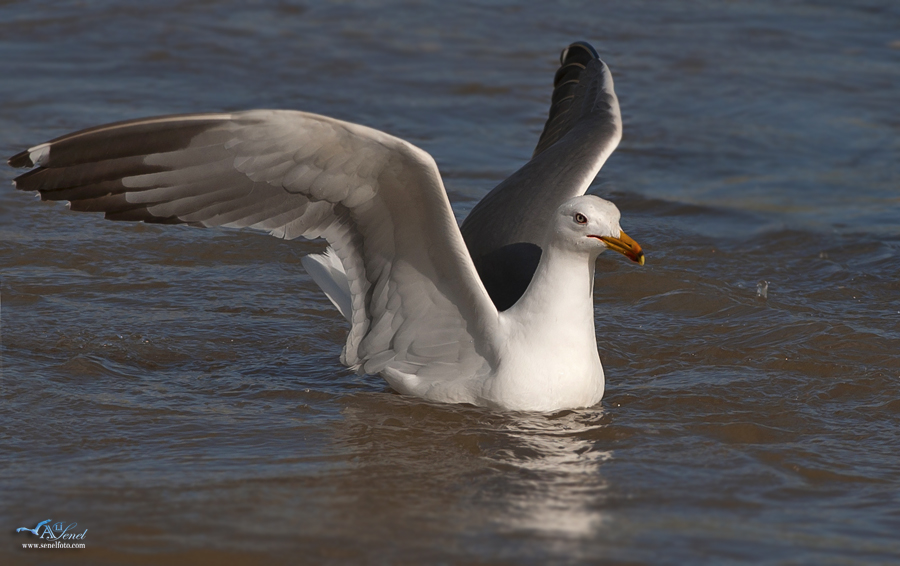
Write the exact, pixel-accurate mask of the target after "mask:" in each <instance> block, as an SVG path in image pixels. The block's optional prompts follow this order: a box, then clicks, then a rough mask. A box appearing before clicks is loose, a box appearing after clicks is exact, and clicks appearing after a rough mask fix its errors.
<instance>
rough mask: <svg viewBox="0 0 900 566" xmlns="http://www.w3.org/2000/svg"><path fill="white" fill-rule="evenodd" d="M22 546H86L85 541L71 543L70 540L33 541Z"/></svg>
mask: <svg viewBox="0 0 900 566" xmlns="http://www.w3.org/2000/svg"><path fill="white" fill-rule="evenodd" d="M22 548H84V543H83V542H82V543H69V542H61V541H56V542H43V543H39V542H33V543H23V544H22Z"/></svg>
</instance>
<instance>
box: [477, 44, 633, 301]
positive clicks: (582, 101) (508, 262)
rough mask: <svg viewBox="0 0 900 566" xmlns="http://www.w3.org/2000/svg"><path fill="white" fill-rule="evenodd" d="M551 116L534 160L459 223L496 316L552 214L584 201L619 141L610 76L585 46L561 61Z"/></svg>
mask: <svg viewBox="0 0 900 566" xmlns="http://www.w3.org/2000/svg"><path fill="white" fill-rule="evenodd" d="M560 61H561V66H560V68H559V70H558V71H557V73H556V76H555V78H554V91H553V101H552V104H551V107H550V113H549V117H548V119H547V123H546V124H545V126H544V131H543V133H542V134H541V138H540V141H539V142H538V145H537V147H536V149H535V151H534V155H533V156H532V158H531V160H530V161H529V162H528V163H526V164H525V165H524V166H523V167H522V168H521V169H519V170H518V171H516V172H515V173H513V174H512V175H511V176H510V177H509V178H508V179H506V180H505V181H503V182H502V183H500V184H499V185H498V186H497V187H495V188H494V189H493V190H492V191H491V192H490V193H488V195H487V196H485V197H484V198H483V199H482V200H481V202H479V203H478V204H477V205H476V206H475V208H474V209H472V212H471V213H469V215H468V217H467V218H466V219H465V221H464V222H463V224H462V233H463V237H464V238H465V241H466V245H467V246H468V248H469V252H470V253H471V254H472V259H473V261H474V262H475V265H476V267H477V269H478V272H479V274H480V276H481V278H482V280H483V281H484V284H485V287H486V288H487V290H488V292H489V293H490V295H491V298H492V299H493V301H494V303H495V304H496V305H497V307H498V308H499V309H500V310H505V309H507V308H509V307H510V306H512V305H513V304H514V303H515V302H516V301H517V300H518V299H519V297H521V295H522V294H523V293H524V292H525V289H526V288H527V286H528V283H529V282H530V281H531V277H532V275H533V274H534V270H535V269H536V268H537V263H538V261H539V259H540V256H541V245H542V239H543V238H544V235H545V233H546V230H547V227H548V225H549V223H550V222H552V219H553V213H554V212H555V211H556V209H557V208H558V207H559V206H560V205H561V204H563V203H564V202H566V201H567V200H569V199H571V198H573V197H576V196H579V195H583V194H584V193H585V191H587V189H588V187H589V186H590V184H591V182H593V180H594V178H595V177H596V176H597V173H598V172H599V171H600V168H601V167H602V166H603V164H604V163H605V162H606V159H607V158H608V157H609V155H610V154H611V153H612V152H613V150H614V149H615V148H616V146H617V145H618V143H619V140H620V139H621V137H622V118H621V114H620V112H619V101H618V98H617V97H616V93H615V88H614V85H613V80H612V75H611V74H610V72H609V68H608V67H607V66H606V64H605V63H604V62H603V61H601V60H600V58H599V56H598V55H597V52H596V51H595V50H594V48H593V47H591V46H590V45H589V44H587V43H584V42H577V43H573V44H572V45H570V46H569V47H568V48H566V49H565V50H564V51H563V52H562V55H561V57H560Z"/></svg>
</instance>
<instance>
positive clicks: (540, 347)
mask: <svg viewBox="0 0 900 566" xmlns="http://www.w3.org/2000/svg"><path fill="white" fill-rule="evenodd" d="M596 258H597V256H596V254H591V253H588V252H583V251H582V252H578V251H575V250H572V249H570V248H567V247H563V246H561V245H554V244H553V243H551V244H550V245H549V246H547V247H546V248H545V250H544V253H543V254H541V261H540V263H539V264H538V267H537V270H536V271H535V274H534V278H533V279H532V280H531V284H530V285H529V286H528V289H527V290H526V291H525V294H524V295H522V298H521V299H519V301H518V302H517V303H516V304H515V305H513V306H512V307H510V308H509V309H507V310H506V311H504V312H502V313H500V317H501V326H503V327H504V329H505V332H504V335H505V336H504V338H505V340H504V346H503V348H504V349H505V351H504V352H503V354H504V355H502V356H501V360H502V361H501V364H500V368H499V369H498V371H497V374H496V378H495V380H494V381H493V382H491V384H490V386H489V387H488V389H487V390H486V391H485V392H484V399H485V401H486V402H488V403H490V402H491V401H492V400H494V399H502V404H503V405H504V406H506V407H508V408H515V409H521V410H537V411H546V410H554V409H558V408H560V407H585V406H590V405H593V404H595V403H597V402H598V401H600V398H601V397H602V396H603V368H602V366H601V365H600V356H599V354H598V353H597V337H596V334H595V332H594V302H593V286H594V264H595V260H596Z"/></svg>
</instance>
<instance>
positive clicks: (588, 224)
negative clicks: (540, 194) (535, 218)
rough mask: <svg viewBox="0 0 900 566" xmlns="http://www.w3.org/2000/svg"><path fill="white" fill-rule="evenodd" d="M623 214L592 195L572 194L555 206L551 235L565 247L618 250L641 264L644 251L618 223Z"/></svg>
mask: <svg viewBox="0 0 900 566" xmlns="http://www.w3.org/2000/svg"><path fill="white" fill-rule="evenodd" d="M621 217H622V214H621V213H620V212H619V209H618V208H616V205H614V204H613V203H611V202H609V201H608V200H603V199H602V198H600V197H596V196H594V195H584V196H580V197H575V198H573V199H571V200H569V201H566V202H565V203H563V205H562V206H560V207H559V208H558V209H557V219H556V220H557V222H556V229H555V234H554V236H555V237H556V238H561V239H562V240H563V241H564V242H565V243H566V245H567V246H568V247H570V248H573V249H575V250H583V251H585V252H588V253H600V252H602V251H604V250H606V249H610V250H613V251H617V252H619V253H620V254H623V255H624V256H625V257H627V258H628V259H630V260H632V261H635V262H637V263H639V264H641V265H644V252H643V251H641V246H640V245H639V244H638V243H637V242H635V241H634V240H632V239H631V238H630V237H629V236H628V234H626V233H625V232H623V231H622V228H621V227H620V226H619V219H620V218H621Z"/></svg>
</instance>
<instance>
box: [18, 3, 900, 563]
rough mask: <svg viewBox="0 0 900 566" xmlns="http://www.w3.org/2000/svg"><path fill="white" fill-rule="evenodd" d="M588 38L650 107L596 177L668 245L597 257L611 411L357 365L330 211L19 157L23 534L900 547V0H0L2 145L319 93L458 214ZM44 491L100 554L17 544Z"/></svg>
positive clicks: (491, 553) (512, 149)
mask: <svg viewBox="0 0 900 566" xmlns="http://www.w3.org/2000/svg"><path fill="white" fill-rule="evenodd" d="M579 39H585V40H588V41H591V42H592V43H594V44H595V45H596V46H597V48H598V49H599V51H600V52H601V54H602V56H603V58H604V59H605V60H606V61H607V63H608V64H609V66H610V68H611V69H612V72H613V75H614V77H615V80H616V90H617V92H618V94H619V98H620V101H621V106H622V112H623V116H624V121H625V136H624V139H623V141H622V144H621V145H620V147H619V150H618V151H617V152H616V153H615V154H614V155H613V157H612V158H611V159H610V161H609V162H608V163H607V165H606V166H605V168H604V169H603V171H602V172H601V175H600V177H599V178H598V180H597V182H596V183H595V184H594V187H593V189H592V190H593V191H594V192H596V193H598V194H600V195H602V196H605V197H607V198H610V199H612V200H614V201H615V202H616V203H617V204H618V205H619V207H620V208H621V209H622V211H623V220H622V224H623V226H624V227H625V229H626V230H627V231H628V233H629V234H630V235H632V236H633V237H634V238H635V239H636V240H638V241H639V242H641V244H642V245H644V248H645V250H646V252H647V259H648V261H647V265H646V266H645V267H643V268H641V267H638V266H636V265H633V264H630V263H628V262H626V261H624V260H623V259H622V258H621V257H608V255H609V254H607V255H604V256H602V257H601V258H600V259H599V261H598V272H597V280H596V287H595V296H596V301H595V309H596V323H597V335H598V342H599V344H600V348H601V357H602V359H603V362H604V365H605V368H606V373H607V394H606V397H605V398H604V400H603V402H602V403H601V404H600V405H598V406H596V407H594V408H592V409H589V410H581V411H569V412H563V413H560V414H555V415H522V414H504V413H498V412H493V411H489V410H484V409H478V408H472V407H466V406H439V405H433V404H429V403H425V402H422V401H419V400H416V399H410V398H405V397H401V396H399V395H396V394H393V393H391V391H390V390H389V389H387V388H386V386H385V385H384V383H383V382H382V381H381V380H380V378H377V377H370V376H365V377H358V376H356V375H354V374H352V373H351V372H350V371H348V370H347V369H345V368H343V367H342V366H341V365H340V363H339V354H340V350H341V346H342V344H343V340H344V337H345V333H346V327H345V324H344V322H343V320H342V318H341V317H340V315H339V314H338V313H337V312H336V311H335V310H334V309H333V308H332V307H331V305H330V303H329V302H328V300H327V299H326V298H325V297H324V295H322V294H321V293H320V292H319V291H318V289H317V288H316V287H315V286H314V284H313V283H312V282H311V280H310V279H309V277H308V276H307V275H306V274H305V272H304V271H303V269H302V268H301V266H300V261H299V260H300V258H301V257H302V256H303V255H304V254H306V253H308V252H310V251H314V250H318V249H321V244H320V243H316V242H312V243H309V242H301V241H292V242H284V241H279V240H276V239H274V238H268V237H265V236H263V235H258V234H255V233H246V232H236V231H227V230H199V229H193V228H185V227H178V226H175V227H173V226H148V225H128V224H119V223H112V222H107V221H104V220H102V219H100V218H97V217H96V216H93V215H87V214H74V213H69V212H67V211H66V210H65V208H64V207H63V206H59V205H51V204H48V203H41V202H38V201H36V200H35V199H34V198H33V197H32V196H31V195H27V194H24V193H17V192H15V191H14V190H13V189H12V188H10V187H7V188H5V189H3V190H2V191H0V269H2V280H0V324H2V327H0V328H2V351H0V353H2V360H0V362H2V366H0V371H2V389H0V394H2V406H0V411H2V412H0V466H2V474H0V490H2V502H3V504H2V505H0V531H3V532H4V533H5V534H3V535H2V536H0V562H3V563H8V564H20V563H21V564H32V563H35V564H36V563H51V562H59V563H63V562H69V561H75V562H79V561H82V562H89V563H98V564H103V563H109V564H128V563H134V564H148V563H171V564H177V563H183V564H201V563H210V564H213V563H214V564H229V563H235V564H242V563H248V564H249V563H255V564H263V563H268V564H278V563H317V564H318V563H328V564H356V563H399V564H425V563H442V564H463V563H465V564H547V563H567V564H589V563H610V564H612V563H616V564H619V563H621V564H699V563H710V564H712V563H715V564H724V563H754V564H756V563H769V564H863V563H869V564H889V563H897V562H898V561H900V536H898V533H900V455H898V447H900V283H898V274H900V227H898V226H900V165H898V163H900V141H898V140H900V114H898V111H897V108H898V101H900V5H898V4H897V3H895V2H889V1H882V2H876V1H868V2H864V1H860V2H837V1H827V0H821V1H795V2H776V1H774V0H773V1H767V2H763V1H754V2H743V1H735V2H727V3H724V2H703V1H699V0H698V1H677V2H676V1H672V2H666V3H662V2H649V1H648V2H629V3H611V2H610V3H606V2H575V1H572V2H559V3H551V2H540V3H538V2H535V3H533V5H528V6H525V5H522V4H521V3H517V2H492V3H489V4H488V5H480V4H475V3H469V2H459V3H455V4H452V5H451V4H450V3H446V4H445V3H439V2H429V1H426V2H381V1H377V0H376V1H373V2H364V3H363V2H360V3H356V2H333V3H299V2H281V3H275V2H255V3H244V2H227V1H223V0H212V1H208V2H202V3H198V2H188V1H182V2H178V1H160V2H152V3H149V2H148V3H145V2H136V1H130V2H102V1H97V2H27V3H26V2H8V1H7V2H0V76H2V79H0V153H3V155H5V156H9V155H12V154H14V153H16V152H18V151H20V150H21V149H23V148H25V147H28V146H29V145H33V144H36V143H39V142H42V141H45V140H46V139H49V138H52V137H55V136H58V135H61V134H63V133H66V132H68V131H72V130H76V129H80V128H84V127H88V126H92V125H95V124H99V123H103V122H109V121H114V120H120V119H127V118H134V117H140V116H147V115H153V114H166V113H176V112H191V111H207V110H209V111H215V110H231V109H243V108H266V107H269V108H296V109H303V110H309V111H314V112H319V113H323V114H328V115H332V116H336V117H339V118H342V119H347V120H351V121H355V122H360V123H364V124H366V125H369V126H373V127H376V128H380V129H383V130H386V131H388V132H390V133H393V134H395V135H398V136H401V137H404V138H406V139H408V140H410V141H412V142H413V143H416V144H418V145H419V146H421V147H423V148H424V149H426V150H427V151H429V152H430V153H431V154H432V155H434V157H435V159H436V160H437V162H438V164H439V166H440V168H441V171H442V173H443V175H444V177H445V181H446V184H447V188H448V190H449V192H450V195H451V200H452V201H453V204H454V208H455V210H456V212H457V215H458V217H459V218H463V217H464V216H465V215H466V213H467V212H468V211H469V210H470V209H471V208H472V206H473V205H474V203H475V202H477V200H478V199H479V198H480V197H481V196H483V195H484V194H485V193H486V192H487V191H488V190H489V189H490V188H491V187H493V186H494V185H495V184H496V183H498V182H499V181H500V180H501V179H503V178H504V177H505V176H507V175H508V174H509V173H510V172H512V171H513V170H515V169H516V168H518V167H519V166H520V165H521V164H522V163H524V161H525V160H526V159H527V158H528V156H529V155H530V154H531V151H532V149H533V147H534V144H535V143H536V141H537V137H538V134H539V132H540V130H541V127H542V125H543V121H544V119H545V118H546V112H547V108H548V105H549V96H550V89H551V83H552V77H553V73H554V71H555V68H556V60H557V56H558V53H559V51H560V50H561V49H562V48H563V47H564V46H565V45H567V44H568V43H570V42H571V41H574V40H579ZM14 175H15V172H14V171H13V170H12V169H9V168H7V169H5V170H3V171H2V173H0V176H2V178H3V181H4V185H6V184H7V182H8V181H9V180H11V179H12V178H13V176H14ZM761 281H766V282H768V286H767V296H766V297H765V298H763V297H760V296H758V291H757V289H758V283H759V282H761ZM48 518H49V519H53V520H54V521H58V520H61V521H67V522H77V523H78V525H79V527H78V528H79V529H82V528H87V529H88V532H87V534H86V537H85V541H84V542H85V543H86V546H87V548H86V549H85V550H80V551H74V550H57V551H48V550H29V551H25V550H22V549H21V544H22V543H23V542H30V541H32V539H34V537H32V535H30V534H26V533H18V534H17V533H15V532H14V529H15V528H16V527H24V526H27V527H32V526H34V525H35V524H37V523H38V522H39V521H41V520H44V519H48ZM35 540H36V539H35Z"/></svg>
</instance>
